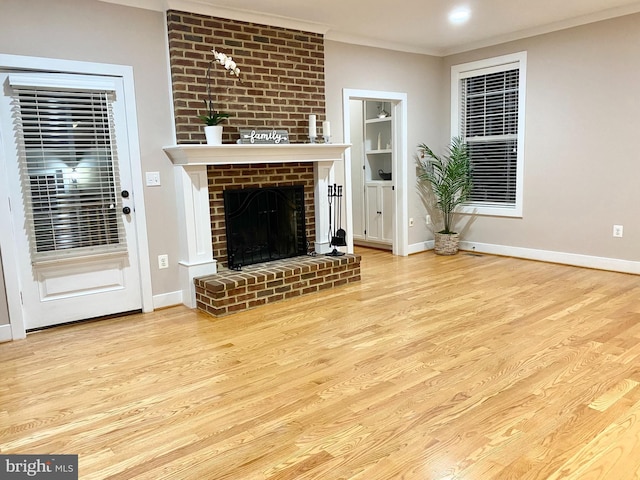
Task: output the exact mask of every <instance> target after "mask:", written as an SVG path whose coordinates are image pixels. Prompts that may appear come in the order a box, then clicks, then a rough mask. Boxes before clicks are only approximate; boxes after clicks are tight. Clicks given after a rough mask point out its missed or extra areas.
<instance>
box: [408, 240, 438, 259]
mask: <svg viewBox="0 0 640 480" xmlns="http://www.w3.org/2000/svg"><path fill="white" fill-rule="evenodd" d="M433 243H434V242H433V240H427V241H426V242H420V243H413V244H411V245H409V246H408V248H407V252H408V254H409V255H412V254H414V253H420V252H426V251H427V250H433Z"/></svg>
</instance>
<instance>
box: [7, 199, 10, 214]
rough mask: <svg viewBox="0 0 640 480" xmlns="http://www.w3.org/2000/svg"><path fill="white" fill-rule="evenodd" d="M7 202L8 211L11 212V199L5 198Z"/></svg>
mask: <svg viewBox="0 0 640 480" xmlns="http://www.w3.org/2000/svg"><path fill="white" fill-rule="evenodd" d="M7 201H8V202H9V211H11V197H7Z"/></svg>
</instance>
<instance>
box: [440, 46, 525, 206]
mask: <svg viewBox="0 0 640 480" xmlns="http://www.w3.org/2000/svg"><path fill="white" fill-rule="evenodd" d="M525 58H526V56H525V55H524V54H515V55H513V56H507V57H506V58H505V57H498V58H497V59H489V60H486V61H481V62H474V63H472V64H466V65H460V66H457V67H454V68H453V77H454V78H453V80H454V81H455V82H456V85H455V87H456V88H455V90H454V95H456V98H457V100H458V101H457V102H454V105H455V108H456V109H457V111H456V112H455V115H456V116H455V117H454V118H457V125H454V126H453V128H452V130H453V133H454V136H461V137H462V138H463V140H464V142H465V143H466V144H467V145H468V147H469V154H470V157H471V166H472V169H473V172H472V177H473V190H472V192H471V196H470V199H469V202H468V203H469V205H468V206H469V207H471V208H467V210H466V211H469V212H472V211H473V212H476V213H488V214H497V215H501V214H504V215H512V214H513V215H520V214H521V211H522V204H521V203H522V200H521V199H522V178H523V176H522V173H523V172H522V170H523V154H522V153H523V152H522V148H523V145H522V140H523V138H524V135H523V133H524V132H523V131H522V130H523V125H524V121H523V118H524V111H523V110H524V101H523V100H524V59H525ZM514 60H515V61H514ZM456 90H457V91H456Z"/></svg>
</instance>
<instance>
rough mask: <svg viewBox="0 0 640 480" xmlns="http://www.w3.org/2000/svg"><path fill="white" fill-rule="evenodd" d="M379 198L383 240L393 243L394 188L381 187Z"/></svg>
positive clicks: (388, 186) (389, 186)
mask: <svg viewBox="0 0 640 480" xmlns="http://www.w3.org/2000/svg"><path fill="white" fill-rule="evenodd" d="M378 198H379V202H380V206H381V208H380V211H381V212H382V219H381V229H382V231H381V237H382V238H381V240H382V241H384V242H388V243H392V242H393V186H392V185H381V186H380V187H379V188H378Z"/></svg>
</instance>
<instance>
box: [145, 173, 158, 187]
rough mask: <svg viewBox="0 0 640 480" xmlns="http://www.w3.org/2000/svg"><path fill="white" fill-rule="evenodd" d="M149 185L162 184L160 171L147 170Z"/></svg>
mask: <svg viewBox="0 0 640 480" xmlns="http://www.w3.org/2000/svg"><path fill="white" fill-rule="evenodd" d="M145 176H146V180H147V187H157V186H159V185H160V172H146V173H145Z"/></svg>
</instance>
